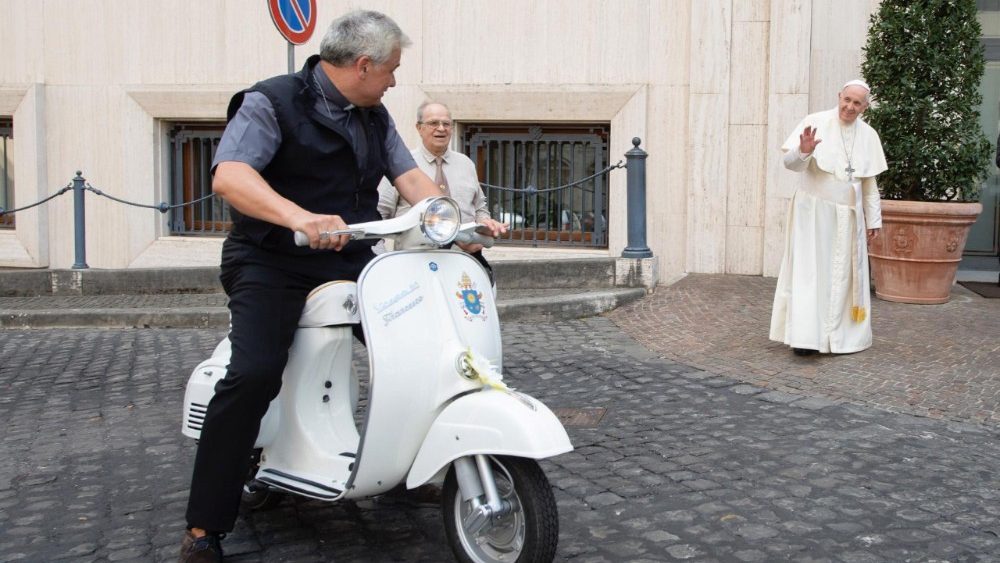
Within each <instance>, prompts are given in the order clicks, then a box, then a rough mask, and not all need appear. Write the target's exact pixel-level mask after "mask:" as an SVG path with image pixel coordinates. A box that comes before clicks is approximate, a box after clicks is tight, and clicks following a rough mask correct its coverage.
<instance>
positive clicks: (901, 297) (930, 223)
mask: <svg viewBox="0 0 1000 563" xmlns="http://www.w3.org/2000/svg"><path fill="white" fill-rule="evenodd" d="M982 210H983V206H982V204H979V203H944V202H926V201H897V200H882V233H881V234H880V235H879V237H878V238H876V239H875V240H874V241H872V242H871V244H869V245H868V256H869V257H870V258H871V266H872V272H873V273H874V275H875V296H876V297H878V298H880V299H884V300H886V301H897V302H900V303H921V304H933V303H946V302H947V301H948V299H949V296H950V294H951V286H952V284H953V283H955V272H957V271H958V262H959V261H960V260H961V259H962V250H963V249H965V241H966V239H967V238H968V236H969V228H970V227H972V224H973V223H974V222H975V221H976V217H978V216H979V213H980V212H982Z"/></svg>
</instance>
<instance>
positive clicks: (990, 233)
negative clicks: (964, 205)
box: [965, 0, 1000, 256]
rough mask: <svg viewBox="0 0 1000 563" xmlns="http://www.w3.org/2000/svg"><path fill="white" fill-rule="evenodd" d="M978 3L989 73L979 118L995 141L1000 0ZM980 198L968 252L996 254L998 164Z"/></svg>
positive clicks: (999, 120)
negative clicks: (981, 209) (979, 206)
mask: <svg viewBox="0 0 1000 563" xmlns="http://www.w3.org/2000/svg"><path fill="white" fill-rule="evenodd" d="M977 5H978V8H979V22H980V23H981V24H982V26H983V44H984V45H985V47H986V72H985V74H984V75H983V81H982V83H980V85H979V92H980V94H982V96H983V105H982V106H981V107H980V110H979V121H980V124H981V125H982V127H983V132H984V133H985V134H986V138H987V139H989V140H990V141H991V142H994V143H995V142H996V140H997V136H998V135H1000V0H978V2H977ZM994 147H995V145H994ZM979 201H980V202H981V203H982V204H983V212H982V214H980V215H979V219H978V220H976V223H975V224H974V225H972V230H971V231H969V241H968V242H967V243H966V245H965V254H966V255H980V256H996V255H997V251H998V246H1000V170H998V169H997V167H996V165H995V164H993V165H990V175H989V177H988V178H987V179H986V182H984V183H983V190H982V194H981V196H980V200H979Z"/></svg>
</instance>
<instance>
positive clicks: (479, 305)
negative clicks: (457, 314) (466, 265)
mask: <svg viewBox="0 0 1000 563" xmlns="http://www.w3.org/2000/svg"><path fill="white" fill-rule="evenodd" d="M455 297H458V298H459V299H460V300H461V302H462V313H463V314H464V315H465V318H466V319H467V320H470V321H471V320H472V319H475V318H480V319H482V320H484V321H485V320H486V307H483V301H482V299H483V294H482V292H480V291H479V290H478V289H477V288H476V283H475V282H473V281H472V278H470V277H469V274H468V273H466V272H462V279H461V280H460V281H459V282H458V291H457V292H455Z"/></svg>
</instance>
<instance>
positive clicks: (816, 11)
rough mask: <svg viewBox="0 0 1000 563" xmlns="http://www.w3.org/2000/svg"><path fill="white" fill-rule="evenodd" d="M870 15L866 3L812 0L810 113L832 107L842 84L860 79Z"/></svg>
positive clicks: (867, 3) (869, 6) (868, 4)
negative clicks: (862, 50)
mask: <svg viewBox="0 0 1000 563" xmlns="http://www.w3.org/2000/svg"><path fill="white" fill-rule="evenodd" d="M870 13H871V4H870V3H869V2H842V1H837V0H813V9H812V34H813V38H812V46H813V48H812V51H811V58H810V62H811V66H812V69H813V72H812V75H811V76H810V81H809V93H810V96H809V109H810V111H822V110H824V109H829V108H832V107H833V106H834V105H836V103H837V92H839V91H840V88H841V87H842V86H843V85H844V83H845V82H847V81H848V80H852V79H854V78H860V76H861V61H862V52H861V49H862V48H863V47H864V45H865V39H866V36H867V33H868V16H869V14H870Z"/></svg>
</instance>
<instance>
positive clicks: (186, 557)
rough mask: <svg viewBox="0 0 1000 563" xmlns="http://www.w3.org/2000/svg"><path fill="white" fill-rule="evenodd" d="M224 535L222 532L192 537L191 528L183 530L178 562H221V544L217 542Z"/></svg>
mask: <svg viewBox="0 0 1000 563" xmlns="http://www.w3.org/2000/svg"><path fill="white" fill-rule="evenodd" d="M223 537H225V535H224V534H205V535H204V536H202V537H200V538H196V537H194V534H192V533H191V530H188V531H186V532H184V541H183V542H181V557H180V559H179V560H178V561H179V562H180V563H221V561H222V544H221V543H219V540H221V539H222V538H223Z"/></svg>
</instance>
